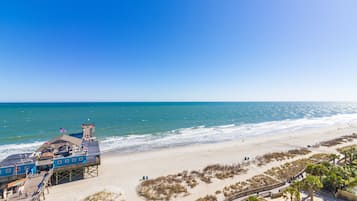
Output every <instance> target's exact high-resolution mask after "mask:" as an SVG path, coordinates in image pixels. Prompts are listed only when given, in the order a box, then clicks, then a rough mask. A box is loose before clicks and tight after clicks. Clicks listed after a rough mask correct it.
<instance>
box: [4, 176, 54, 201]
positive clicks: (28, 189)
mask: <svg viewBox="0 0 357 201" xmlns="http://www.w3.org/2000/svg"><path fill="white" fill-rule="evenodd" d="M52 174H53V169H51V170H50V171H49V172H43V173H41V174H38V175H31V176H28V177H27V178H26V181H25V184H24V191H23V192H22V193H21V194H20V193H19V192H17V193H16V194H13V195H11V196H10V197H9V198H8V200H9V201H37V200H40V197H41V196H43V197H44V191H45V189H46V188H47V187H48V182H49V180H50V178H51V176H52Z"/></svg>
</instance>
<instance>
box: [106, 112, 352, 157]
mask: <svg viewBox="0 0 357 201" xmlns="http://www.w3.org/2000/svg"><path fill="white" fill-rule="evenodd" d="M352 122H357V114H343V115H342V114H341V115H334V116H331V117H321V118H303V119H296V120H283V121H271V122H264V123H256V124H242V125H234V124H230V125H222V126H215V127H205V126H197V127H192V128H182V129H177V130H172V131H170V132H166V133H161V134H147V135H130V136H115V137H108V138H105V139H104V140H102V141H101V150H102V151H103V152H108V151H115V150H116V151H120V152H135V151H145V150H151V149H156V148H164V147H173V146H181V145H189V144H199V143H214V142H222V141H228V140H237V139H243V138H248V137H254V136H259V135H279V134H282V133H288V132H296V131H304V130H309V129H319V128H328V127H331V126H334V125H338V126H341V127H349V126H351V123H352Z"/></svg>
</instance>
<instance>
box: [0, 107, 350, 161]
mask: <svg viewBox="0 0 357 201" xmlns="http://www.w3.org/2000/svg"><path fill="white" fill-rule="evenodd" d="M355 120H357V104H356V103H342V102H337V103H328V102H115V103H114V102H113V103H0V159H2V158H4V157H6V156H7V155H9V154H14V153H20V152H31V151H33V150H35V149H36V148H37V147H38V146H39V145H41V144H42V143H43V142H45V141H47V140H49V139H51V138H53V137H55V136H57V135H59V134H60V132H59V129H60V128H65V129H66V130H67V131H68V132H69V133H76V132H80V131H81V127H80V126H81V124H82V123H89V122H90V123H95V124H96V132H95V135H96V137H97V138H98V139H99V140H100V145H101V150H102V151H103V152H108V151H117V152H136V151H145V150H151V149H157V148H163V147H173V146H184V145H190V144H200V143H202V144H204V143H215V142H222V141H228V140H235V139H242V138H246V137H254V136H257V135H274V134H279V133H283V132H289V131H296V130H301V129H309V128H323V127H327V126H331V125H332V124H335V123H346V124H348V123H349V122H352V121H355Z"/></svg>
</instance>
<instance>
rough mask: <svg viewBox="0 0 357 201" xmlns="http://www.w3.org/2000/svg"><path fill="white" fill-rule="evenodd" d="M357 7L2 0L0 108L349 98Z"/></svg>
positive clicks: (356, 63) (301, 1)
mask: <svg viewBox="0 0 357 201" xmlns="http://www.w3.org/2000/svg"><path fill="white" fill-rule="evenodd" d="M356 10H357V1H352V0H351V1H344V0H342V1H329V0H314V1H311V0H296V1H285V0H271V1H266V0H242V1H236V0H234V1H211V0H194V1H193V0H179V1H171V0H162V1H160V0H157V1H135V0H134V1H133V0H131V1H129V0H128V1H124V0H123V1H88V0H87V1H70V0H68V1H67V0H61V1H30V0H27V1H16V0H14V1H2V2H1V3H0V91H1V93H0V101H2V102H7V101H156V100H157V101H176V100H178V101H180V100H185V101H189V100H193V101H201V100H205V101H215V100H219V101H251V100H254V101H271V100H273V101H289V100H290V101H294V100H296V101H303V100H314V101H319V100H324V101H335V100H342V101H357V93H356V91H357V90H356V86H357V37H356V36H357V12H356Z"/></svg>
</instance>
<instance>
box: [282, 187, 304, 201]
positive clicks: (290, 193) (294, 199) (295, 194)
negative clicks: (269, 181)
mask: <svg viewBox="0 0 357 201" xmlns="http://www.w3.org/2000/svg"><path fill="white" fill-rule="evenodd" d="M283 197H284V199H286V200H290V201H300V192H299V190H298V189H297V188H295V187H294V186H289V187H287V188H286V189H285V190H284V191H283Z"/></svg>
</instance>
